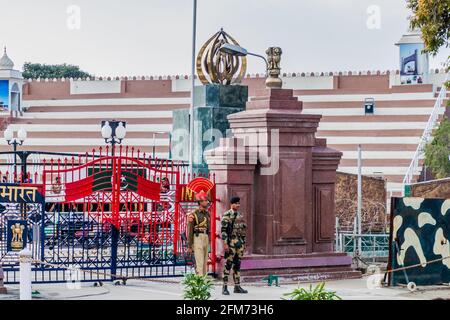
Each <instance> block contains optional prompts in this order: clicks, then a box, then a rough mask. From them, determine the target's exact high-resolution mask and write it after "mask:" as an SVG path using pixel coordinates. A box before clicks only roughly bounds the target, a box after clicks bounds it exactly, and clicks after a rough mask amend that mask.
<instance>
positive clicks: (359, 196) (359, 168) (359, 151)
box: [356, 144, 362, 255]
mask: <svg viewBox="0 0 450 320" xmlns="http://www.w3.org/2000/svg"><path fill="white" fill-rule="evenodd" d="M361 179H362V177H361V145H360V144H358V207H357V212H356V217H357V228H358V229H357V234H358V235H359V238H358V254H359V255H360V254H361V240H362V239H361V233H362V230H361V206H362V180H361Z"/></svg>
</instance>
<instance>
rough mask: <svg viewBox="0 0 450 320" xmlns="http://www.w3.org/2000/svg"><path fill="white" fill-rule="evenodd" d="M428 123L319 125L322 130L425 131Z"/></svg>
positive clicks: (325, 123)
mask: <svg viewBox="0 0 450 320" xmlns="http://www.w3.org/2000/svg"><path fill="white" fill-rule="evenodd" d="M426 125H427V123H426V122H325V121H321V122H320V124H319V129H320V130H342V131H348V130H393V129H399V130H401V129H425V127H426Z"/></svg>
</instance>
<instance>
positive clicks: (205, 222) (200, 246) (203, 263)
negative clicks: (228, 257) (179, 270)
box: [188, 192, 211, 276]
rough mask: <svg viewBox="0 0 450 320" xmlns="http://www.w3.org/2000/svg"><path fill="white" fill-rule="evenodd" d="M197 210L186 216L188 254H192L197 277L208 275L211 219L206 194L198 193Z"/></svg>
mask: <svg viewBox="0 0 450 320" xmlns="http://www.w3.org/2000/svg"><path fill="white" fill-rule="evenodd" d="M196 199H197V202H198V209H196V210H194V211H193V212H190V213H189V214H188V252H189V253H192V252H194V257H195V271H196V274H198V275H202V276H203V275H205V274H207V273H208V245H209V232H210V229H211V218H210V213H209V211H208V207H209V200H208V197H207V194H206V193H204V192H199V193H198V194H197V195H196Z"/></svg>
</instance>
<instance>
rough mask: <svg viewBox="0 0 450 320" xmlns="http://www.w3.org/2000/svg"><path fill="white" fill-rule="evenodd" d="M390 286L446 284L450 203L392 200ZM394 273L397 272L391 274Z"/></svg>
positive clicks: (449, 264) (448, 277)
mask: <svg viewBox="0 0 450 320" xmlns="http://www.w3.org/2000/svg"><path fill="white" fill-rule="evenodd" d="M392 201H393V210H392V216H391V241H390V247H391V254H390V256H391V259H390V266H391V268H392V269H394V272H393V273H392V275H391V277H390V283H391V284H392V285H399V284H408V283H409V282H414V283H415V284H416V285H437V284H442V283H449V282H450V240H449V239H450V199H448V200H444V199H423V198H409V197H406V198H393V199H392ZM395 269H400V270H398V271H395Z"/></svg>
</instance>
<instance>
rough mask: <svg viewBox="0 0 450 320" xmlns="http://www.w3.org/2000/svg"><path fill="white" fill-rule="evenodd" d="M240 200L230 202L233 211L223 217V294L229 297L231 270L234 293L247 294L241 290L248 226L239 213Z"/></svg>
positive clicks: (236, 198) (234, 198)
mask: <svg viewBox="0 0 450 320" xmlns="http://www.w3.org/2000/svg"><path fill="white" fill-rule="evenodd" d="M240 200H241V199H240V198H239V197H232V198H231V200H230V203H231V209H230V210H228V211H227V212H225V213H224V214H223V217H222V230H221V231H222V240H223V243H224V249H225V254H224V260H225V265H224V268H223V288H222V294H224V295H229V294H230V292H229V291H228V288H227V286H228V276H229V275H230V271H231V268H233V279H234V293H247V290H244V289H243V288H241V285H240V280H241V272H240V270H241V259H242V256H243V255H244V247H245V237H246V231H247V230H246V229H247V225H246V223H245V221H244V217H243V216H242V214H241V213H240V212H239V211H238V210H239V207H240V203H239V202H240Z"/></svg>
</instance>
